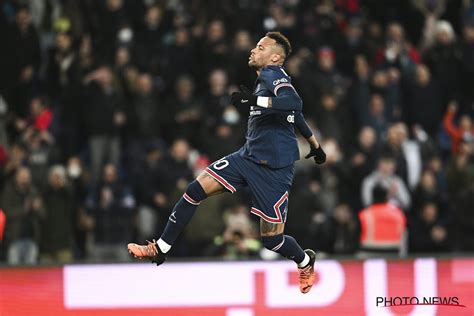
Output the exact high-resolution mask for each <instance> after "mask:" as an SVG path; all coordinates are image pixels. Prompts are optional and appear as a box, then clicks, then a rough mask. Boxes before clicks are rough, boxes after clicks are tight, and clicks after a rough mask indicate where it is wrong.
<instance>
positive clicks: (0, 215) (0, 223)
mask: <svg viewBox="0 0 474 316" xmlns="http://www.w3.org/2000/svg"><path fill="white" fill-rule="evenodd" d="M6 222H7V218H6V216H5V213H4V212H3V210H2V209H1V208H0V242H1V241H3V234H4V233H5V224H6Z"/></svg>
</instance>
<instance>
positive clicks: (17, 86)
mask: <svg viewBox="0 0 474 316" xmlns="http://www.w3.org/2000/svg"><path fill="white" fill-rule="evenodd" d="M6 40H7V44H6V46H5V47H9V48H10V49H6V50H5V53H6V54H7V58H8V60H10V61H11V62H10V63H9V65H7V69H6V73H7V74H9V75H8V78H9V80H10V82H11V83H10V84H9V87H10V88H11V90H10V91H11V93H10V94H8V103H9V104H14V105H15V106H14V107H12V108H11V110H12V112H13V113H14V115H15V117H17V118H26V116H27V113H28V107H29V101H30V98H31V96H32V93H33V81H34V80H35V78H37V76H38V70H39V68H40V63H41V54H40V47H39V40H38V33H37V31H36V29H35V28H34V26H33V25H32V24H31V15H30V12H29V11H28V8H27V7H23V6H20V7H19V8H18V10H17V11H16V16H15V23H14V24H13V25H12V27H11V28H10V29H9V34H8V36H7V37H6ZM9 71H11V72H9ZM2 72H3V71H2Z"/></svg>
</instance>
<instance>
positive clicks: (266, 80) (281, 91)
mask: <svg viewBox="0 0 474 316" xmlns="http://www.w3.org/2000/svg"><path fill="white" fill-rule="evenodd" d="M259 82H260V83H261V84H262V85H263V86H264V87H265V89H267V90H269V91H271V92H272V93H273V95H274V97H272V109H274V110H277V111H301V110H302V108H303V102H302V100H301V98H300V96H299V95H298V93H296V90H295V88H294V87H293V85H292V84H291V78H290V77H289V76H288V75H287V74H286V72H285V71H284V70H283V68H281V67H278V66H268V67H265V68H262V70H261V71H260V76H259Z"/></svg>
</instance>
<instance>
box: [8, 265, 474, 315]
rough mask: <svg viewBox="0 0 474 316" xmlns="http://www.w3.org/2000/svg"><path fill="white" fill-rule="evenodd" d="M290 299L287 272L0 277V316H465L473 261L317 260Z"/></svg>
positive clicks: (219, 268) (111, 270) (35, 272)
mask: <svg viewBox="0 0 474 316" xmlns="http://www.w3.org/2000/svg"><path fill="white" fill-rule="evenodd" d="M315 268H316V272H317V283H316V284H315V285H314V287H313V289H312V290H311V292H310V293H308V294H305V295H304V294H301V293H300V292H299V290H298V284H297V274H296V269H295V266H294V264H292V263H291V262H280V261H278V262H265V261H262V262H228V263H201V262H200V263H167V264H165V265H163V266H160V267H159V268H157V267H156V266H153V265H149V264H114V265H68V266H65V267H62V268H4V269H0V315H1V316H9V315H15V316H16V315H45V316H46V315H48V316H49V315H99V316H101V315H114V316H116V315H160V316H161V315H164V316H168V315H169V316H172V315H173V316H175V315H179V316H187V315H189V316H196V315H203V316H204V315H213V316H214V315H215V316H268V315H272V316H292V315H295V316H296V315H298V316H305V315H423V316H429V315H474V259H470V258H467V259H433V258H419V259H415V260H405V261H387V260H382V259H373V260H366V261H343V262H340V261H333V260H324V261H320V262H318V263H317V265H316V267H315Z"/></svg>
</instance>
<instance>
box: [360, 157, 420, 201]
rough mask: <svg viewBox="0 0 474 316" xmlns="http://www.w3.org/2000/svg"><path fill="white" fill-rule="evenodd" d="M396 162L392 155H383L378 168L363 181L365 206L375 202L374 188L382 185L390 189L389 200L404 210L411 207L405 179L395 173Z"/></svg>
mask: <svg viewBox="0 0 474 316" xmlns="http://www.w3.org/2000/svg"><path fill="white" fill-rule="evenodd" d="M395 169H396V162H395V159H394V158H393V157H392V156H381V157H380V158H379V160H378V162H377V169H376V170H374V171H373V172H372V173H371V174H370V175H368V176H367V177H365V178H364V180H363V182H362V202H363V204H364V205H365V206H369V205H371V204H373V201H374V196H373V195H372V192H373V190H374V188H375V187H376V186H378V185H381V186H382V187H383V188H385V189H386V190H387V191H388V200H389V201H390V202H391V203H393V204H395V205H397V206H399V207H401V208H402V209H404V210H409V208H410V203H411V199H410V194H409V192H408V189H407V187H406V185H405V183H404V182H403V180H402V179H401V178H400V177H399V176H397V175H395Z"/></svg>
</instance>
